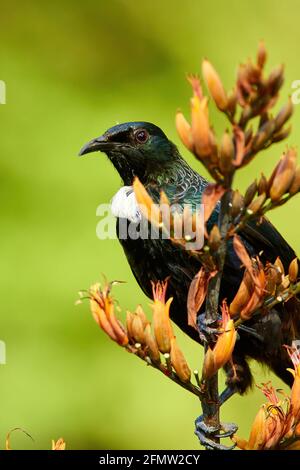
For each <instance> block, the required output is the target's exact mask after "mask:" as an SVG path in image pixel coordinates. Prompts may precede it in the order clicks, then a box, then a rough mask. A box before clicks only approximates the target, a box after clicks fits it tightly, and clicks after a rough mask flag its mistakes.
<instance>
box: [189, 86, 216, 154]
mask: <svg viewBox="0 0 300 470" xmlns="http://www.w3.org/2000/svg"><path fill="white" fill-rule="evenodd" d="M191 103H192V137H193V142H194V149H195V152H196V154H197V155H198V156H199V157H200V158H201V157H207V156H208V155H209V154H210V153H211V151H212V145H211V137H210V127H209V118H208V103H207V98H206V97H204V98H203V99H202V100H200V98H199V97H198V96H196V95H194V96H193V98H192V100H191Z"/></svg>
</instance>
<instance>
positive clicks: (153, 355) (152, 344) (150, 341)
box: [145, 323, 160, 363]
mask: <svg viewBox="0 0 300 470" xmlns="http://www.w3.org/2000/svg"><path fill="white" fill-rule="evenodd" d="M145 343H146V346H147V348H148V354H149V357H150V359H151V361H153V362H154V363H159V362H160V354H159V350H158V346H157V342H156V341H155V338H154V336H153V335H152V332H151V326H150V324H149V323H148V325H147V326H146V328H145Z"/></svg>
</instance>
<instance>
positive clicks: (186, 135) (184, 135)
mask: <svg viewBox="0 0 300 470" xmlns="http://www.w3.org/2000/svg"><path fill="white" fill-rule="evenodd" d="M176 129H177V133H178V135H179V137H180V139H181V141H182V143H183V144H184V145H185V146H186V148H187V149H189V150H190V151H191V152H192V151H193V147H194V146H193V137H192V128H191V125H190V124H189V123H188V121H187V120H186V119H185V117H184V115H183V114H182V112H181V111H177V113H176Z"/></svg>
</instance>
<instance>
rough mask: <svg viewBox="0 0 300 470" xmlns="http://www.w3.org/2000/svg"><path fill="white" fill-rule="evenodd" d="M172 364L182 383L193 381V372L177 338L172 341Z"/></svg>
mask: <svg viewBox="0 0 300 470" xmlns="http://www.w3.org/2000/svg"><path fill="white" fill-rule="evenodd" d="M171 364H172V366H173V367H174V369H175V371H176V374H177V375H178V377H179V378H180V380H181V381H182V382H185V383H186V382H189V381H190V380H191V370H190V368H189V366H188V363H187V361H186V359H185V357H184V355H183V353H182V351H181V349H180V348H179V346H178V344H177V341H176V338H175V337H174V338H172V339H171Z"/></svg>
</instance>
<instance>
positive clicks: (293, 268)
mask: <svg viewBox="0 0 300 470" xmlns="http://www.w3.org/2000/svg"><path fill="white" fill-rule="evenodd" d="M298 270H299V265H298V259H297V258H295V259H293V261H292V262H291V263H290V265H289V279H290V282H291V283H294V282H296V281H297V278H298Z"/></svg>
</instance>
